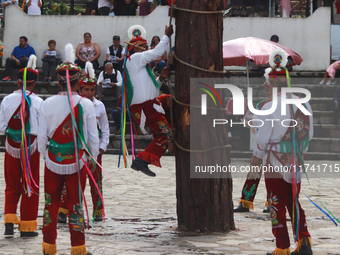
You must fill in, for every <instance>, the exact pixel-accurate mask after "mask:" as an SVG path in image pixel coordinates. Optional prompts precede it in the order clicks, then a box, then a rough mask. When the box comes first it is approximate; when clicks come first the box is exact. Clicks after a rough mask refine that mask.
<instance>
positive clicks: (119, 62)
mask: <svg viewBox="0 0 340 255" xmlns="http://www.w3.org/2000/svg"><path fill="white" fill-rule="evenodd" d="M124 56H125V49H124V47H123V46H122V45H120V36H119V35H114V36H113V44H112V45H111V46H110V47H108V48H107V50H106V60H105V62H104V66H105V64H106V63H107V62H111V63H112V64H113V67H114V69H116V70H118V71H119V72H120V73H121V74H122V73H123V62H124V61H123V60H124Z"/></svg>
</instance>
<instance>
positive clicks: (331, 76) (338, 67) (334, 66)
mask: <svg viewBox="0 0 340 255" xmlns="http://www.w3.org/2000/svg"><path fill="white" fill-rule="evenodd" d="M336 70H340V61H335V62H334V63H333V64H331V65H330V66H329V67H328V68H327V72H326V73H325V75H324V76H323V79H322V81H320V82H319V84H320V85H322V84H325V81H326V78H327V76H328V75H329V80H328V82H327V83H326V85H331V84H334V83H332V79H334V78H335V73H336Z"/></svg>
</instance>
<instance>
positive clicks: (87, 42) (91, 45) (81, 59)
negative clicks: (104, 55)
mask: <svg viewBox="0 0 340 255" xmlns="http://www.w3.org/2000/svg"><path fill="white" fill-rule="evenodd" d="M91 39H92V36H91V34H90V33H89V32H86V33H85V34H84V42H81V43H79V44H78V46H77V48H76V57H77V59H76V61H75V63H76V64H77V65H78V66H80V67H81V68H85V63H86V62H87V61H90V62H91V63H92V65H93V68H94V70H97V69H98V67H99V63H98V58H99V57H100V48H99V46H98V44H97V43H95V42H92V41H91Z"/></svg>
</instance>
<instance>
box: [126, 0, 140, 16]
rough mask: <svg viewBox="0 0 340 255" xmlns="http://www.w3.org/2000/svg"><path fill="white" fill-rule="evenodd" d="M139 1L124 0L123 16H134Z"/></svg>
mask: <svg viewBox="0 0 340 255" xmlns="http://www.w3.org/2000/svg"><path fill="white" fill-rule="evenodd" d="M138 5H139V1H138V2H136V1H135V0H125V3H124V5H123V14H122V15H123V16H136V10H137V8H138Z"/></svg>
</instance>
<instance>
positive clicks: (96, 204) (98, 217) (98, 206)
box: [58, 61, 110, 223]
mask: <svg viewBox="0 0 340 255" xmlns="http://www.w3.org/2000/svg"><path fill="white" fill-rule="evenodd" d="M85 71H86V73H87V75H86V77H84V78H83V79H81V80H80V81H79V92H80V94H81V96H82V97H84V98H87V99H89V100H90V101H91V102H92V104H93V106H94V111H95V113H96V119H97V128H98V134H99V155H98V157H97V162H98V163H99V165H100V166H101V165H102V155H103V154H104V152H105V151H106V147H107V145H108V144H109V141H110V128H109V121H108V119H107V115H106V109H105V106H104V104H103V103H102V102H101V101H99V100H97V99H96V98H95V97H94V95H95V94H96V84H97V79H96V78H95V73H94V69H93V66H92V63H91V62H89V61H87V62H86V65H85ZM99 165H96V169H95V171H94V172H93V174H92V175H93V178H94V179H95V181H96V183H97V185H98V187H99V189H100V193H101V194H103V186H102V179H103V176H102V168H101V167H100V166H99ZM89 180H90V186H91V196H92V204H93V217H94V220H95V221H102V220H103V203H102V200H101V198H100V195H99V193H98V189H97V187H96V185H95V184H94V182H93V180H92V178H91V177H90V176H89ZM61 200H62V203H61V205H60V208H59V216H58V222H59V223H66V215H67V214H68V209H67V207H68V205H67V189H66V188H64V189H63V195H62V198H61Z"/></svg>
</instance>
